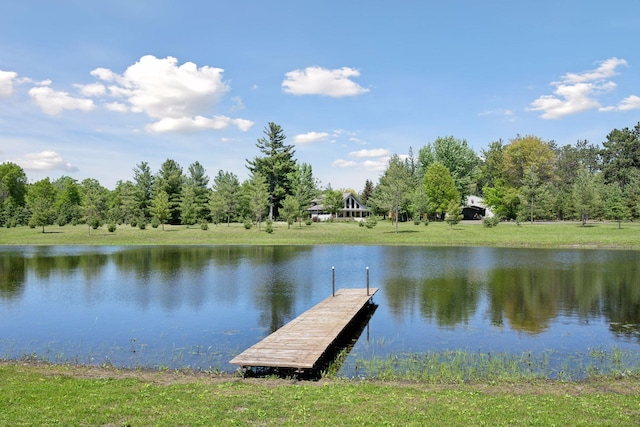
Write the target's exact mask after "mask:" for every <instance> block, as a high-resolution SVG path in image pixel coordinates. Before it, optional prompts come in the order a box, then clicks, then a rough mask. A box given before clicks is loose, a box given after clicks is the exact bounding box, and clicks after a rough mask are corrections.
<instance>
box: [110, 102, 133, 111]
mask: <svg viewBox="0 0 640 427" xmlns="http://www.w3.org/2000/svg"><path fill="white" fill-rule="evenodd" d="M104 106H105V107H106V108H107V110H109V111H115V112H118V113H126V112H127V111H129V107H128V106H127V105H126V104H123V103H121V102H108V103H106V104H104Z"/></svg>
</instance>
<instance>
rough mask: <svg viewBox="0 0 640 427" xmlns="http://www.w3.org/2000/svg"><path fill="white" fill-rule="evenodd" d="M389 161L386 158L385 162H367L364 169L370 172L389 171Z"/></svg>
mask: <svg viewBox="0 0 640 427" xmlns="http://www.w3.org/2000/svg"><path fill="white" fill-rule="evenodd" d="M388 162H389V159H388V158H386V159H384V160H366V161H365V162H364V163H363V164H364V168H365V169H366V170H368V171H370V172H384V171H385V170H387V164H388Z"/></svg>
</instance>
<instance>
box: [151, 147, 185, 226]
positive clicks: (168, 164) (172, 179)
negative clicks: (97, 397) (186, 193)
mask: <svg viewBox="0 0 640 427" xmlns="http://www.w3.org/2000/svg"><path fill="white" fill-rule="evenodd" d="M184 181H185V178H184V175H183V174H182V168H181V167H180V165H179V164H178V163H177V162H176V161H175V160H172V159H167V160H165V162H164V163H162V165H161V166H160V170H159V171H158V175H157V177H156V180H155V188H154V191H155V193H156V194H157V193H158V192H160V191H164V192H165V193H167V196H168V197H169V211H170V217H169V221H168V222H169V223H171V224H179V223H180V199H181V197H182V185H183V184H184Z"/></svg>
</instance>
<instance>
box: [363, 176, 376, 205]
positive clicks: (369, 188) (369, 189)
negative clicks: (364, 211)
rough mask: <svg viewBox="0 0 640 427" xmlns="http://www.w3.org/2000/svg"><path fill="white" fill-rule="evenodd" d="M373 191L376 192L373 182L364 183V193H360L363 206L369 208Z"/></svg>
mask: <svg viewBox="0 0 640 427" xmlns="http://www.w3.org/2000/svg"><path fill="white" fill-rule="evenodd" d="M373 190H374V187H373V182H371V181H370V180H368V179H367V180H366V181H365V182H364V188H363V189H362V193H360V201H361V202H362V204H364V205H366V206H368V203H369V198H370V197H371V195H372V194H373Z"/></svg>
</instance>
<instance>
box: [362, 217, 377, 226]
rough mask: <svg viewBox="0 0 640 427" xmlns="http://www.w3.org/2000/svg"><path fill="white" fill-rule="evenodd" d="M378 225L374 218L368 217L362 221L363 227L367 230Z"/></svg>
mask: <svg viewBox="0 0 640 427" xmlns="http://www.w3.org/2000/svg"><path fill="white" fill-rule="evenodd" d="M377 224H378V221H377V220H376V217H374V216H370V217H368V218H367V219H366V220H365V221H364V225H365V226H366V227H367V228H373V227H375V226H376V225H377Z"/></svg>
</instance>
